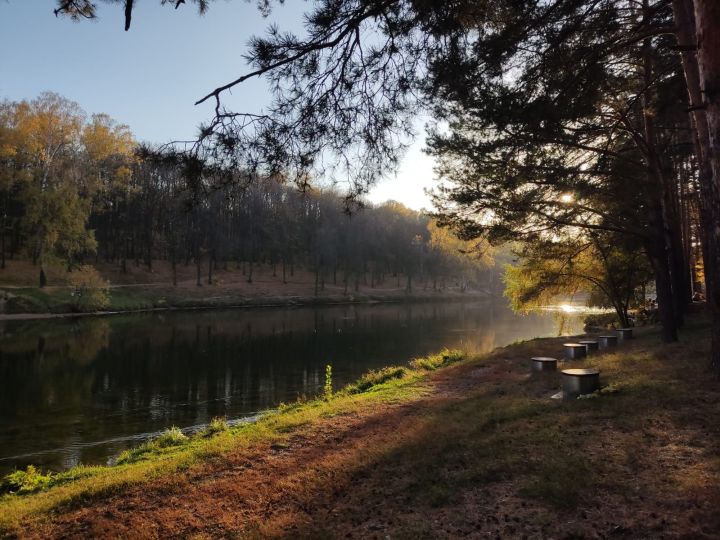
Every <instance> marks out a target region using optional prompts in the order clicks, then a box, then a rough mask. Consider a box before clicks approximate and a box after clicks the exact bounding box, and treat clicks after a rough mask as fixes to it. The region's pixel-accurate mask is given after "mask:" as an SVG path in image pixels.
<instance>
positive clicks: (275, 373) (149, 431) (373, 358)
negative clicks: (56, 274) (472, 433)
mask: <svg viewBox="0 0 720 540" xmlns="http://www.w3.org/2000/svg"><path fill="white" fill-rule="evenodd" d="M579 319H580V317H579V316H570V317H569V318H567V317H564V316H563V317H561V316H560V315H559V314H558V313H553V312H538V313H533V314H530V315H527V316H522V315H517V314H514V313H512V312H511V311H510V310H509V308H507V307H506V306H505V304H504V302H502V301H495V302H491V301H485V302H447V303H442V302H433V303H426V304H379V305H372V306H370V305H365V306H358V305H355V306H332V307H317V308H297V309H279V308H268V309H260V308H258V309H247V310H222V311H185V312H181V311H176V312H164V313H153V314H142V315H129V316H113V317H85V318H78V319H74V320H70V319H63V320H60V319H52V320H38V321H5V322H2V323H0V474H4V473H7V472H9V471H11V470H13V469H14V468H16V467H24V466H25V465H27V464H30V463H32V464H35V465H39V466H41V467H43V468H46V469H52V470H62V469H65V468H68V467H71V466H73V465H76V464H78V463H85V464H97V463H106V462H108V460H109V459H112V457H113V456H116V455H117V454H118V453H119V452H121V451H122V450H124V449H126V448H128V447H131V446H136V445H138V444H140V443H141V442H142V441H143V440H145V439H147V438H148V437H150V436H152V435H153V434H155V433H157V432H159V431H161V430H163V429H165V428H167V427H169V426H172V425H176V426H179V427H181V428H190V427H192V426H200V425H202V424H205V423H207V422H208V421H209V420H210V419H211V418H213V417H215V416H225V417H227V418H229V419H240V418H248V417H252V416H253V415H255V414H257V413H258V412H260V411H263V410H267V409H270V408H273V407H276V406H277V405H278V404H279V403H282V402H290V401H294V400H296V399H297V398H298V396H306V397H312V396H315V395H317V394H318V393H320V392H321V391H322V388H323V385H324V383H325V367H326V365H328V364H330V365H332V376H333V386H334V388H335V389H338V388H340V387H342V386H343V385H345V384H347V383H348V382H351V381H353V380H355V379H357V378H358V377H359V376H360V375H362V374H363V373H364V372H366V371H368V370H370V369H375V368H379V367H382V366H386V365H391V364H403V363H405V362H407V361H408V360H410V359H412V358H415V357H418V356H422V355H426V354H428V353H432V352H435V351H438V350H440V349H442V348H443V347H449V348H463V349H466V350H470V351H473V352H486V351H490V350H492V349H493V348H494V347H498V346H502V345H507V344H509V343H511V342H513V341H516V340H519V339H528V338H532V337H537V336H549V335H558V333H563V334H570V333H577V332H579V331H580V328H581V323H580V320H579Z"/></svg>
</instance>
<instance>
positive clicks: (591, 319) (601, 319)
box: [584, 313, 618, 331]
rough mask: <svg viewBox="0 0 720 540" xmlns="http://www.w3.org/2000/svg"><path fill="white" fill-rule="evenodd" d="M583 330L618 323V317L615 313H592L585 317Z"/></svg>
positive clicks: (604, 327) (610, 326) (608, 326)
mask: <svg viewBox="0 0 720 540" xmlns="http://www.w3.org/2000/svg"><path fill="white" fill-rule="evenodd" d="M584 322H585V330H586V331H588V330H592V329H595V328H602V329H603V330H604V329H608V328H613V327H615V326H617V325H618V318H617V315H616V314H615V313H594V314H591V315H588V316H587V317H585V320H584Z"/></svg>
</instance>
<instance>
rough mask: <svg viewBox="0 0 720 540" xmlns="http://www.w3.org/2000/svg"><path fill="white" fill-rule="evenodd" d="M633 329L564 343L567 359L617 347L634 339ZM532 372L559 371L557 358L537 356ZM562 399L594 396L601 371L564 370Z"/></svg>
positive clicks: (592, 369)
mask: <svg viewBox="0 0 720 540" xmlns="http://www.w3.org/2000/svg"><path fill="white" fill-rule="evenodd" d="M632 337H633V335H632V328H620V329H618V330H615V334H614V335H606V336H598V338H597V339H586V340H582V341H578V342H577V343H564V344H563V347H564V348H565V359H566V360H578V359H580V358H585V357H586V356H587V355H588V354H592V352H593V351H598V350H600V349H609V348H612V347H615V346H617V344H618V342H622V341H626V340H628V339H632ZM530 360H531V364H532V366H531V367H532V370H533V371H535V372H547V371H555V370H557V364H558V361H557V359H556V358H549V357H547V356H536V357H533V358H531V359H530ZM561 382H562V397H563V398H565V399H573V398H576V397H577V396H580V395H583V394H592V393H593V392H595V391H596V390H598V389H599V388H600V370H598V369H595V368H585V369H563V370H562V377H561Z"/></svg>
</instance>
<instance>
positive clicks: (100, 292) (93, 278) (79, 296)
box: [69, 265, 110, 311]
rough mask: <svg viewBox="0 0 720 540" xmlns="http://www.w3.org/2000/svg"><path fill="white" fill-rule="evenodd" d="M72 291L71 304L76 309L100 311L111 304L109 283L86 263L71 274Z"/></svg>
mask: <svg viewBox="0 0 720 540" xmlns="http://www.w3.org/2000/svg"><path fill="white" fill-rule="evenodd" d="M69 283H70V286H72V287H74V290H73V291H72V293H71V300H70V306H71V307H72V309H73V310H75V311H98V310H101V309H107V307H108V306H109V305H110V297H109V296H108V284H107V282H106V281H105V280H104V279H103V278H102V277H101V276H100V274H99V273H98V271H97V270H95V268H93V267H92V266H89V265H84V266H81V267H80V268H78V269H77V270H75V271H74V272H72V273H71V274H70V279H69Z"/></svg>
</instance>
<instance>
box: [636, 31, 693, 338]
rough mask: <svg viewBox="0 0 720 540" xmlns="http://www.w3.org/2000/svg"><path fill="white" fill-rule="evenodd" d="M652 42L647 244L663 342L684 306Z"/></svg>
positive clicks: (646, 83) (648, 58)
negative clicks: (651, 189) (660, 143)
mask: <svg viewBox="0 0 720 540" xmlns="http://www.w3.org/2000/svg"><path fill="white" fill-rule="evenodd" d="M651 47H652V43H651V41H650V39H646V40H645V41H644V42H643V49H642V61H643V81H642V84H643V88H644V90H643V94H642V108H643V123H644V126H643V127H644V132H645V143H646V147H647V148H646V150H645V152H646V159H647V169H648V173H647V174H648V178H649V180H650V183H651V185H652V186H656V188H657V195H656V196H655V195H652V194H651V195H650V196H651V197H653V198H655V200H654V201H652V202H651V203H650V205H649V214H650V215H649V222H650V224H651V231H652V232H651V234H652V235H653V237H654V238H653V240H652V241H651V242H652V246H651V248H650V254H651V257H654V262H653V267H654V270H655V283H656V286H657V294H658V309H659V310H660V319H661V322H662V325H663V339H664V340H665V341H666V342H670V341H677V327H678V321H681V320H682V311H683V310H684V309H685V307H686V306H684V305H680V301H679V300H678V296H677V295H676V294H675V293H674V291H673V270H675V269H676V268H677V266H678V265H677V264H676V263H675V255H676V250H675V249H674V245H673V236H672V231H671V230H670V228H669V226H670V225H671V224H670V223H669V222H668V208H667V204H666V203H667V200H668V196H667V190H668V189H669V188H668V185H667V182H666V181H665V178H664V174H663V173H664V171H663V168H662V165H661V162H660V156H659V155H658V152H657V134H656V129H655V117H654V112H653V107H654V101H655V100H654V96H653V95H652V94H651V89H652V78H653V66H652V49H651Z"/></svg>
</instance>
